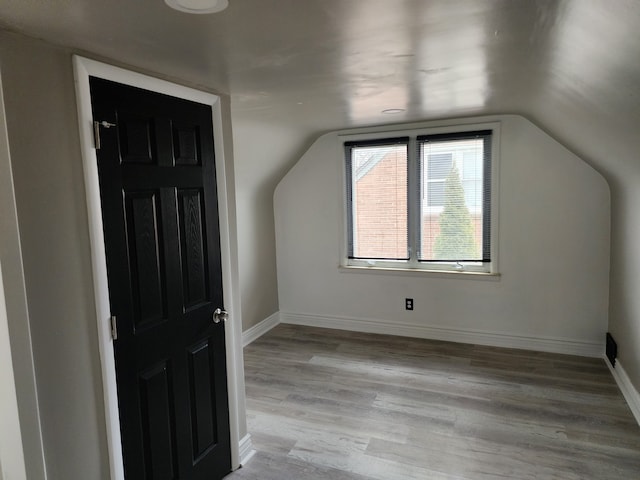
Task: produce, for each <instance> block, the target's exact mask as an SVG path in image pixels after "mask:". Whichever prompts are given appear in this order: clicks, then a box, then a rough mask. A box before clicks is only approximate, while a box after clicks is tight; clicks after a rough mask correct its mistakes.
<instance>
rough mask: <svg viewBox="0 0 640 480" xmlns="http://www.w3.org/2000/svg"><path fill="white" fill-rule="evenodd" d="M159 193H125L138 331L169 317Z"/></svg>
mask: <svg viewBox="0 0 640 480" xmlns="http://www.w3.org/2000/svg"><path fill="white" fill-rule="evenodd" d="M160 213H161V205H160V194H159V192H158V191H142V192H140V191H133V192H126V193H125V216H126V222H127V223H126V224H127V232H126V233H127V243H128V254H129V270H130V278H131V282H132V285H131V287H132V293H133V295H132V297H133V308H134V312H133V324H134V328H135V329H136V331H138V330H139V329H144V328H146V327H150V326H153V325H155V324H157V323H159V322H161V321H163V320H164V319H166V318H167V303H166V279H165V274H164V272H165V268H164V262H163V258H162V255H161V252H162V251H163V245H162V242H163V238H162V225H161V222H162V218H161V216H160Z"/></svg>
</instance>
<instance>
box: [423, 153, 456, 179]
mask: <svg viewBox="0 0 640 480" xmlns="http://www.w3.org/2000/svg"><path fill="white" fill-rule="evenodd" d="M451 167H453V155H452V154H451V153H435V154H431V155H429V163H428V165H427V179H429V180H444V179H445V178H447V175H449V172H450V171H451Z"/></svg>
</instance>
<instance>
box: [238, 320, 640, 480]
mask: <svg viewBox="0 0 640 480" xmlns="http://www.w3.org/2000/svg"><path fill="white" fill-rule="evenodd" d="M245 369H246V384H247V402H248V405H247V407H248V419H249V432H250V433H251V435H252V438H253V443H254V446H255V447H256V449H257V450H258V453H257V454H256V456H255V457H254V458H253V459H252V460H251V461H250V462H249V464H248V465H247V466H245V467H243V468H241V469H240V470H238V471H237V472H235V473H233V474H232V475H230V476H229V477H227V478H229V479H231V480H240V479H255V480H258V479H259V480H302V479H304V480H314V479H341V480H365V479H378V480H407V479H421V480H423V479H447V480H452V479H456V480H459V479H468V480H482V479H536V480H546V479H558V480H560V479H561V480H573V479H581V480H584V479H597V480H606V479H616V480H617V479H624V480H637V479H640V428H639V427H638V425H637V423H636V422H635V420H634V418H633V416H632V414H631V411H630V410H629V408H628V406H627V405H626V403H625V401H624V399H623V397H622V394H621V393H620V392H619V390H618V388H617V386H616V384H615V382H614V380H613V378H612V377H611V374H610V373H609V371H608V369H607V367H606V365H605V364H604V361H603V360H600V359H591V358H582V357H573V356H564V355H555V354H547V353H539V352H529V351H523V350H508V349H499V348H491V347H481V346H474V345H464V344H455V343H447V342H437V341H428V340H417V339H410V338H403V337H390V336H383V335H371V334H363V333H352V332H343V331H337V330H326V329H317V328H309V327H298V326H290V325H280V326H278V327H276V328H275V329H274V330H272V331H271V332H269V333H268V334H266V335H265V336H263V337H262V338H260V339H259V340H257V341H256V342H254V343H253V344H251V345H249V346H248V347H247V348H246V349H245Z"/></svg>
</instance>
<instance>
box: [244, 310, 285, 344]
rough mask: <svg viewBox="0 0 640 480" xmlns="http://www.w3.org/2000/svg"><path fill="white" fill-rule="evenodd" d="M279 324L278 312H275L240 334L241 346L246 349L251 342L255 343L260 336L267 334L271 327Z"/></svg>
mask: <svg viewBox="0 0 640 480" xmlns="http://www.w3.org/2000/svg"><path fill="white" fill-rule="evenodd" d="M279 323H280V312H276V313H274V314H273V315H270V316H268V317H267V318H265V319H264V320H262V321H261V322H260V323H257V324H256V325H254V326H253V327H251V328H249V329H247V330H245V331H244V332H242V346H243V347H246V346H247V345H249V344H250V343H251V342H254V341H256V340H257V339H258V338H260V337H261V336H262V335H264V334H265V333H267V332H268V331H269V330H271V329H272V328H273V327H276V326H277V325H278V324H279Z"/></svg>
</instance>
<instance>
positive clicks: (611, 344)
mask: <svg viewBox="0 0 640 480" xmlns="http://www.w3.org/2000/svg"><path fill="white" fill-rule="evenodd" d="M606 352H607V358H608V359H609V362H610V363H611V366H612V367H615V366H616V357H617V356H618V344H617V343H616V341H615V340H614V339H613V337H612V336H611V334H610V333H609V332H607V349H606Z"/></svg>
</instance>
